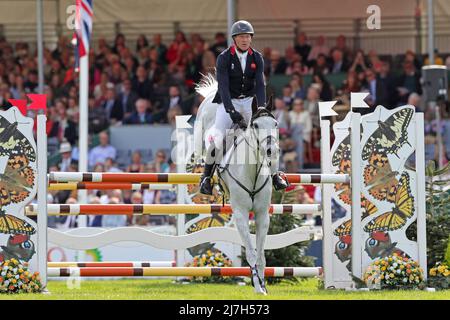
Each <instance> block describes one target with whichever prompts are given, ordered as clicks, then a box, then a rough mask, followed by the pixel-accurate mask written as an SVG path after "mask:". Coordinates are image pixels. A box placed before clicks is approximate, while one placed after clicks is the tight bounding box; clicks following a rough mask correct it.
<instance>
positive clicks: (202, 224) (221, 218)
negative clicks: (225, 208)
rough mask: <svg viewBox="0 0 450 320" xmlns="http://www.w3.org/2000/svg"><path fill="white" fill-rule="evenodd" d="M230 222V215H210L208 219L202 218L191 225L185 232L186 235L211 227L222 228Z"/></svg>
mask: <svg viewBox="0 0 450 320" xmlns="http://www.w3.org/2000/svg"><path fill="white" fill-rule="evenodd" d="M230 220H231V215H230V214H223V213H212V214H211V216H210V217H206V218H202V219H200V220H198V221H197V222H195V223H194V224H193V225H191V226H190V227H189V228H188V229H187V230H186V233H193V232H197V231H200V230H203V229H206V228H211V227H223V226H224V225H225V224H226V223H228V222H229V221H230Z"/></svg>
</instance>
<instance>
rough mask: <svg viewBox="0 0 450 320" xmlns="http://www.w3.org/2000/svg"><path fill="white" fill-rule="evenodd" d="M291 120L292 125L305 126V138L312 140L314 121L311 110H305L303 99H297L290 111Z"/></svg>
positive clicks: (306, 140) (308, 140)
mask: <svg viewBox="0 0 450 320" xmlns="http://www.w3.org/2000/svg"><path fill="white" fill-rule="evenodd" d="M289 122H290V124H291V126H294V125H301V126H302V127H303V140H304V141H305V142H306V143H309V142H310V141H311V130H312V121H311V115H310V113H309V111H307V110H305V107H304V102H303V100H302V99H295V100H294V104H293V106H292V110H291V111H289Z"/></svg>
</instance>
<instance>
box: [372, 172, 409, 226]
mask: <svg viewBox="0 0 450 320" xmlns="http://www.w3.org/2000/svg"><path fill="white" fill-rule="evenodd" d="M413 215H414V198H413V196H412V194H411V188H410V178H409V174H408V172H406V171H405V172H403V174H402V176H401V177H400V184H399V185H398V187H397V190H396V194H395V207H394V208H393V209H392V211H389V212H385V213H383V214H381V215H379V216H378V217H375V218H374V219H373V220H371V221H370V222H369V223H368V224H367V225H366V226H364V231H366V232H370V233H372V232H375V231H383V232H386V231H394V230H398V229H400V228H402V227H403V226H404V225H405V224H406V222H407V220H408V219H409V218H411V217H412V216H413Z"/></svg>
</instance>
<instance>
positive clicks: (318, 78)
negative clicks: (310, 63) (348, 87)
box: [312, 73, 333, 101]
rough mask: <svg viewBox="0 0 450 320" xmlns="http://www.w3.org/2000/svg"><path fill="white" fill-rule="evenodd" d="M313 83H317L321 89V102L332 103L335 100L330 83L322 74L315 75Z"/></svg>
mask: <svg viewBox="0 0 450 320" xmlns="http://www.w3.org/2000/svg"><path fill="white" fill-rule="evenodd" d="M312 82H313V83H316V84H318V85H319V87H320V100H323V101H330V100H332V99H333V92H332V90H331V87H330V83H329V82H328V80H327V79H326V78H325V76H324V75H323V74H321V73H315V74H313V79H312Z"/></svg>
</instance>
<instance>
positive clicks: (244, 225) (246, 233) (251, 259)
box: [233, 208, 256, 266]
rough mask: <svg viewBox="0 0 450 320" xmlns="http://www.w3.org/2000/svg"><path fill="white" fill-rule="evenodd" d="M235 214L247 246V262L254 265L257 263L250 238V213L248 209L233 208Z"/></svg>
mask: <svg viewBox="0 0 450 320" xmlns="http://www.w3.org/2000/svg"><path fill="white" fill-rule="evenodd" d="M233 215H234V218H235V222H236V227H237V229H238V231H239V235H240V236H241V239H242V242H243V244H244V247H245V257H246V259H247V263H248V264H249V265H251V266H254V265H255V264H256V251H255V248H254V246H253V244H252V241H251V238H250V228H249V226H248V222H249V213H248V211H247V212H246V211H244V210H239V209H236V208H233Z"/></svg>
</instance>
